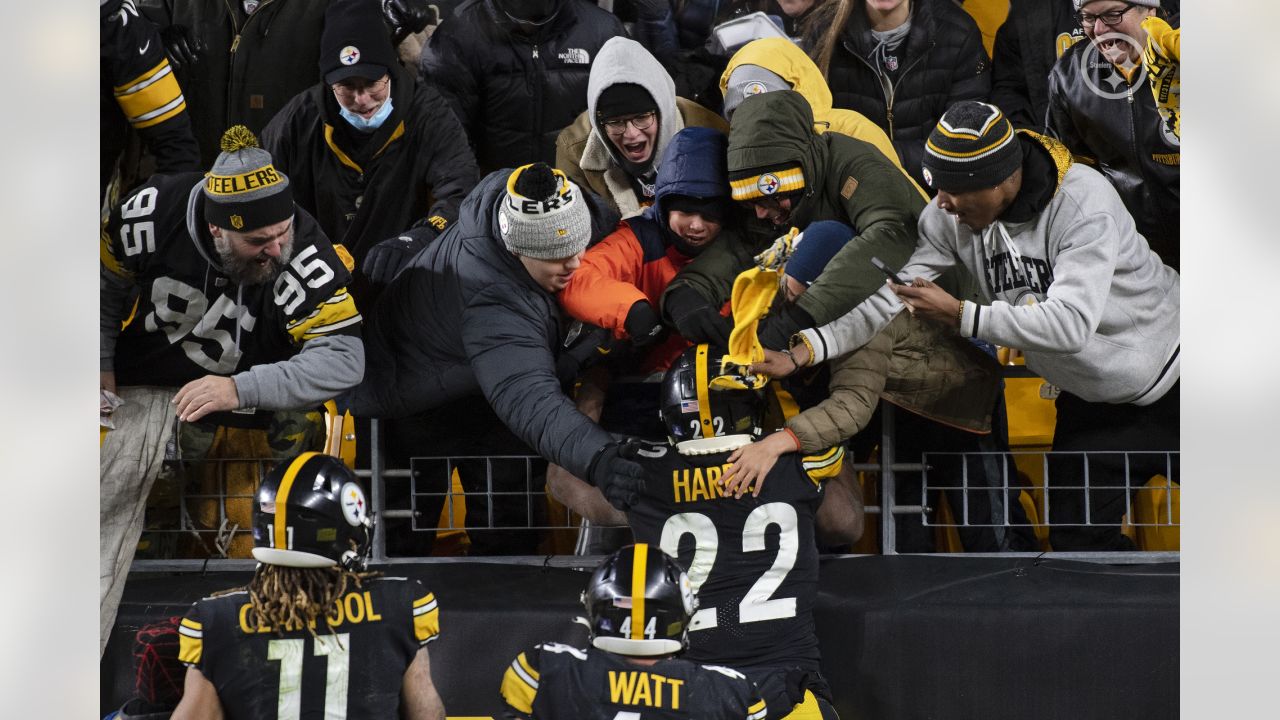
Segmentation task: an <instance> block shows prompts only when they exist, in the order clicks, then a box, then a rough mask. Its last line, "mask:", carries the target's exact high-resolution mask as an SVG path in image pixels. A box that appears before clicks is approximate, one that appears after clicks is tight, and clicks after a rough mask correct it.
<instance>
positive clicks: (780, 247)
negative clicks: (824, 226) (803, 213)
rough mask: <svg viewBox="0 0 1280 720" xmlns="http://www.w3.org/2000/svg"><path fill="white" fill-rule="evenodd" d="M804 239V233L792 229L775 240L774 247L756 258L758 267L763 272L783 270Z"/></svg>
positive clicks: (771, 246) (766, 249)
mask: <svg viewBox="0 0 1280 720" xmlns="http://www.w3.org/2000/svg"><path fill="white" fill-rule="evenodd" d="M803 239H804V233H802V232H800V231H799V230H798V229H796V228H791V229H790V230H788V231H787V234H785V235H782V236H781V237H779V238H778V239H777V240H774V241H773V244H772V245H770V246H769V247H767V248H765V249H764V251H763V252H761V253H760V254H759V255H756V256H755V262H756V267H758V268H760V269H761V270H781V269H782V266H783V265H786V264H787V260H788V259H790V258H791V253H793V252H795V249H796V246H797V245H799V244H800V241H801V240H803Z"/></svg>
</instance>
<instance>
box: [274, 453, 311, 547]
mask: <svg viewBox="0 0 1280 720" xmlns="http://www.w3.org/2000/svg"><path fill="white" fill-rule="evenodd" d="M319 454H320V453H318V452H305V453H302V454H301V455H299V456H298V457H296V458H294V460H293V462H291V463H289V469H288V470H285V472H284V478H282V479H281V480H280V487H279V489H277V490H276V519H275V521H274V523H273V524H272V527H271V532H272V534H273V535H275V542H274V543H272V547H274V548H276V549H277V550H288V549H289V538H288V534H287V532H286V530H285V528H287V527H289V518H288V514H289V512H288V505H289V491H290V490H292V489H293V480H294V478H296V477H298V472H299V471H301V470H302V466H303V465H306V464H307V461H308V460H310V459H311V458H313V457H315V456H317V455H319Z"/></svg>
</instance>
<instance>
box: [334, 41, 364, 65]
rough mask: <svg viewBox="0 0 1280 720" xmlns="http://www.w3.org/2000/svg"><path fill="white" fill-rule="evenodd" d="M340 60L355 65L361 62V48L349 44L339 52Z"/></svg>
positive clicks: (344, 63) (345, 63)
mask: <svg viewBox="0 0 1280 720" xmlns="http://www.w3.org/2000/svg"><path fill="white" fill-rule="evenodd" d="M338 62H340V63H342V64H343V65H355V64H356V63H358V62H360V48H358V47H356V46H355V45H348V46H346V47H344V48H342V50H341V51H339V52H338Z"/></svg>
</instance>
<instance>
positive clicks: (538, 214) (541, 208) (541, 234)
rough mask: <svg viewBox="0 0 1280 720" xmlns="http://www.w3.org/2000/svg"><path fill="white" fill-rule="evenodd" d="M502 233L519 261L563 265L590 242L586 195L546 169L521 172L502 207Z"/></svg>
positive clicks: (527, 167)
mask: <svg viewBox="0 0 1280 720" xmlns="http://www.w3.org/2000/svg"><path fill="white" fill-rule="evenodd" d="M499 203H500V204H499V207H498V231H499V233H500V234H501V235H502V241H503V244H505V245H506V247H507V249H508V250H510V251H511V252H513V253H516V254H517V255H524V256H526V257H531V258H536V259H539V260H560V259H563V258H567V257H571V256H573V255H577V254H578V253H580V252H582V251H583V250H585V249H586V248H587V243H589V242H590V241H591V213H590V211H589V210H588V209H587V203H586V201H585V200H583V199H582V194H581V190H579V189H578V186H577V185H575V184H574V183H573V181H572V180H570V179H569V178H568V177H567V176H565V174H564V173H563V172H561V171H559V170H556V169H554V168H552V167H550V166H549V165H547V164H546V163H533V164H530V165H524V166H521V167H519V168H516V169H515V170H514V171H512V173H511V175H510V176H509V177H508V178H507V191H506V193H504V194H503V196H502V198H501V200H500V201H499Z"/></svg>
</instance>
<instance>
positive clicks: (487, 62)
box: [420, 0, 624, 172]
mask: <svg viewBox="0 0 1280 720" xmlns="http://www.w3.org/2000/svg"><path fill="white" fill-rule="evenodd" d="M623 34H624V33H623V29H622V23H621V22H619V21H618V19H617V18H616V17H614V16H613V15H612V14H610V13H608V12H605V11H604V10H601V9H600V8H598V7H596V6H595V4H593V3H588V2H586V0H563V1H562V3H561V6H560V10H559V11H558V12H557V14H556V16H555V17H554V18H553V19H552V20H551V21H549V22H548V23H547V24H546V25H544V26H543V27H541V28H540V29H539V31H538V33H537V34H536V35H534V36H532V37H528V36H524V35H520V34H518V33H516V32H514V30H513V29H512V22H511V20H510V18H508V17H507V15H506V13H504V12H502V11H501V10H499V9H498V8H496V7H495V6H494V4H493V0H466V2H463V3H462V4H460V5H459V6H458V7H457V9H455V10H454V12H453V14H452V15H450V16H449V17H448V18H445V20H444V21H443V22H441V23H440V26H439V27H438V28H436V30H435V32H434V33H433V34H432V35H431V42H430V43H429V44H428V45H427V47H426V49H425V50H423V52H422V59H421V61H420V63H421V64H420V70H421V73H422V75H423V77H424V78H426V79H428V80H430V81H431V82H433V83H434V84H435V85H436V86H437V87H438V88H440V90H441V92H443V93H444V95H445V97H447V98H449V100H450V101H451V102H452V103H453V108H454V111H455V112H456V113H457V114H458V118H459V119H460V120H462V125H463V127H464V128H465V129H466V131H467V135H468V136H469V137H470V138H471V144H472V147H473V148H474V149H475V154H476V159H477V160H478V161H479V163H480V169H481V171H482V172H488V171H490V170H493V169H496V168H501V167H509V166H515V165H523V164H525V163H531V162H537V161H542V162H545V163H547V164H553V163H554V162H555V159H556V136H557V135H559V134H560V131H561V130H562V129H564V127H565V126H566V125H568V124H569V123H571V122H573V119H574V118H575V117H577V115H578V113H580V112H582V111H583V109H584V108H586V106H587V77H588V74H589V73H590V70H591V63H592V61H593V60H594V59H595V57H596V54H597V53H598V52H599V51H600V48H601V47H602V46H604V43H605V41H606V40H608V39H609V38H611V37H614V36H617V35H623Z"/></svg>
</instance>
